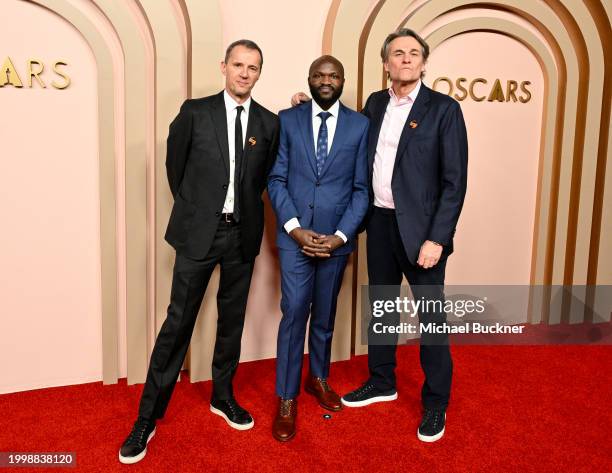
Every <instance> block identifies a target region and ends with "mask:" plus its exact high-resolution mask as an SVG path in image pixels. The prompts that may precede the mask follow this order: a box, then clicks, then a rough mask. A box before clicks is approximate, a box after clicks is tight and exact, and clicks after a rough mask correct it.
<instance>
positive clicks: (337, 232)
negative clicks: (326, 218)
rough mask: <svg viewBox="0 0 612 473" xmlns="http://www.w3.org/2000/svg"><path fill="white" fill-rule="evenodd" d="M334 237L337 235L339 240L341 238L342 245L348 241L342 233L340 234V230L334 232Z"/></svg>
mask: <svg viewBox="0 0 612 473" xmlns="http://www.w3.org/2000/svg"><path fill="white" fill-rule="evenodd" d="M335 234H336V235H338V236H339V237H340V238H342V241H343V242H344V243H346V242H347V241H348V238H347V237H346V235H345V234H344V233H342V232H341V231H340V230H336V233H335Z"/></svg>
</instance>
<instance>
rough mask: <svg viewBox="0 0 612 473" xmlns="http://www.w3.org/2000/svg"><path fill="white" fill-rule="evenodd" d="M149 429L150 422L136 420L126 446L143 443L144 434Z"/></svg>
mask: <svg viewBox="0 0 612 473" xmlns="http://www.w3.org/2000/svg"><path fill="white" fill-rule="evenodd" d="M149 427H150V422H149V421H148V420H145V419H138V420H137V421H136V422H135V423H134V427H133V428H132V431H131V432H130V435H129V437H128V439H127V443H128V444H137V445H141V444H142V443H143V442H144V441H145V434H146V432H147V430H148V429H149Z"/></svg>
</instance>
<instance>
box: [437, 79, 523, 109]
mask: <svg viewBox="0 0 612 473" xmlns="http://www.w3.org/2000/svg"><path fill="white" fill-rule="evenodd" d="M441 84H446V86H444V85H441ZM530 85H531V82H530V81H528V80H524V81H522V82H520V83H519V82H517V81H515V80H507V81H505V83H504V82H503V81H502V80H500V79H495V80H494V81H492V82H489V81H487V79H484V78H482V77H478V78H476V79H472V80H471V81H470V80H468V79H467V78H466V77H459V78H457V80H455V81H453V80H452V79H451V78H450V77H438V78H437V79H436V80H435V81H434V83H433V86H432V89H434V90H437V91H438V92H443V93H445V94H446V95H450V96H451V97H454V98H455V99H457V100H458V101H460V102H461V101H463V100H465V99H467V98H468V97H469V98H471V99H472V100H474V101H475V102H482V101H484V100H486V101H487V102H504V103H505V102H520V103H527V102H529V101H530V100H531V91H530V90H529V88H528V87H529V86H530ZM438 87H439V88H438ZM446 88H448V90H446ZM455 89H456V90H457V91H456V92H455Z"/></svg>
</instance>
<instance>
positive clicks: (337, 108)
mask: <svg viewBox="0 0 612 473" xmlns="http://www.w3.org/2000/svg"><path fill="white" fill-rule="evenodd" d="M321 112H329V113H331V115H332V117H334V118H338V113H339V112H340V101H339V100H336V101H335V102H334V104H333V105H332V106H331V107H329V108H328V109H327V110H323V109H322V108H321V107H320V106H319V104H318V103H317V102H316V101H315V100H314V99H313V101H312V118H314V117H316V116H317V115H318V114H319V113H321Z"/></svg>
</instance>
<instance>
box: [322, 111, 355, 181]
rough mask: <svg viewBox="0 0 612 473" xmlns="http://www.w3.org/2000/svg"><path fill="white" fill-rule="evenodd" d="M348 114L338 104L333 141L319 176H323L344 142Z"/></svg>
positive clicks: (347, 130) (346, 133)
mask: <svg viewBox="0 0 612 473" xmlns="http://www.w3.org/2000/svg"><path fill="white" fill-rule="evenodd" d="M348 121H349V114H348V112H347V111H346V107H345V106H344V105H342V103H340V108H339V109H338V118H337V120H336V131H335V133H334V141H333V142H332V146H331V149H330V150H329V153H328V154H327V158H326V159H325V163H324V164H323V169H321V176H323V174H325V172H326V171H327V170H328V169H329V167H330V166H331V162H332V161H333V160H334V158H335V157H336V156H337V155H338V151H339V150H340V148H342V145H343V144H344V142H345V141H346V138H347V135H348V133H349V128H350V127H349V123H348Z"/></svg>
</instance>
